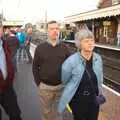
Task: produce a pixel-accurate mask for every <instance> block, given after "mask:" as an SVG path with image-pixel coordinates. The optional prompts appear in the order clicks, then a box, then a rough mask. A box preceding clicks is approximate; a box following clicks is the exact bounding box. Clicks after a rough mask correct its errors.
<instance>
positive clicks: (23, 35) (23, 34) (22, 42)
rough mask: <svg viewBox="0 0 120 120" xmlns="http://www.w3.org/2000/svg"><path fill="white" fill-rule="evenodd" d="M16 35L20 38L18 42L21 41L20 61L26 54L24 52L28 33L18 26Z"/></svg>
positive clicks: (18, 54) (18, 53)
mask: <svg viewBox="0 0 120 120" xmlns="http://www.w3.org/2000/svg"><path fill="white" fill-rule="evenodd" d="M16 37H17V39H18V42H19V49H18V52H17V60H18V62H20V61H21V59H22V56H24V54H23V52H24V48H23V46H24V42H25V40H26V34H25V32H24V31H22V29H21V28H18V29H17V31H16Z"/></svg>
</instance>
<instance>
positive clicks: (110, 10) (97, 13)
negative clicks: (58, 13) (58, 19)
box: [65, 4, 120, 22]
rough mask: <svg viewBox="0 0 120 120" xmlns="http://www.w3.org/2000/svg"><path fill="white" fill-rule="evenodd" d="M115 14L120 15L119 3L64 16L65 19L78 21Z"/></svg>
mask: <svg viewBox="0 0 120 120" xmlns="http://www.w3.org/2000/svg"><path fill="white" fill-rule="evenodd" d="M117 15H120V4H117V5H113V6H111V7H106V8H101V9H97V10H92V11H88V12H84V13H80V14H76V15H71V16H66V17H65V21H66V22H78V21H85V20H91V19H97V18H105V17H111V16H117Z"/></svg>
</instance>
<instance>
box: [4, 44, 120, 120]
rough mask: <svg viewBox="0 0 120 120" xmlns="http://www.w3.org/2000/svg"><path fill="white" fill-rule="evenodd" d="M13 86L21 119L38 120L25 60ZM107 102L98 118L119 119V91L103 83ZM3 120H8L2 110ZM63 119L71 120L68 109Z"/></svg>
mask: <svg viewBox="0 0 120 120" xmlns="http://www.w3.org/2000/svg"><path fill="white" fill-rule="evenodd" d="M35 48H36V46H35V45H33V44H31V49H30V52H31V54H32V56H34V51H35ZM17 67H18V72H17V73H16V76H15V83H14V88H15V91H16V93H17V96H18V103H19V106H20V108H21V111H22V118H23V120H40V112H39V111H40V105H39V99H38V94H37V87H36V85H35V83H34V80H33V75H32V65H31V64H27V62H26V61H25V60H23V61H22V62H20V63H19V64H18V66H17ZM103 88H104V94H105V96H106V98H107V102H106V103H105V104H104V105H103V106H102V107H101V111H100V115H99V120H119V118H120V93H118V92H116V91H114V90H112V89H111V88H109V87H107V86H105V85H103ZM3 120H8V117H7V115H6V114H5V112H4V111H3ZM64 120H73V119H72V115H71V113H70V111H69V110H66V111H65V113H64Z"/></svg>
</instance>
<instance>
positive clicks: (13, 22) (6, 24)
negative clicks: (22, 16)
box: [2, 21, 24, 26]
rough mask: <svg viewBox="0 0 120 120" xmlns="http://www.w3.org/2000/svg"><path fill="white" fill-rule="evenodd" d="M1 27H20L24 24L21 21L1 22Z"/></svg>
mask: <svg viewBox="0 0 120 120" xmlns="http://www.w3.org/2000/svg"><path fill="white" fill-rule="evenodd" d="M2 24H3V26H22V25H23V24H24V22H23V21H3V22H2Z"/></svg>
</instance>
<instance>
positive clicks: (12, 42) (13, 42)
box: [6, 30, 19, 71]
mask: <svg viewBox="0 0 120 120" xmlns="http://www.w3.org/2000/svg"><path fill="white" fill-rule="evenodd" d="M15 34H16V32H15V31H14V30H10V32H9V36H8V37H7V39H6V41H7V43H8V46H9V48H10V50H11V55H12V62H13V65H14V69H15V71H17V62H16V53H17V50H18V48H19V42H18V40H17V37H16V36H15Z"/></svg>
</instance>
